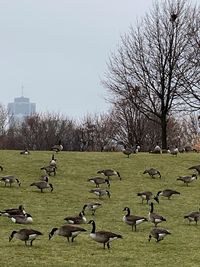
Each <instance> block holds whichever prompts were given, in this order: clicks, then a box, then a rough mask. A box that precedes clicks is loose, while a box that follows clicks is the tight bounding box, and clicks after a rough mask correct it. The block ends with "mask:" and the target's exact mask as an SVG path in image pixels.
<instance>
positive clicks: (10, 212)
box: [0, 205, 26, 217]
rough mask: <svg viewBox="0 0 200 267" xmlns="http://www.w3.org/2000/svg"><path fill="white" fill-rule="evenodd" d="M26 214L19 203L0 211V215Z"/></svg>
mask: <svg viewBox="0 0 200 267" xmlns="http://www.w3.org/2000/svg"><path fill="white" fill-rule="evenodd" d="M24 214H26V212H25V209H24V207H23V205H19V207H18V208H11V209H5V210H3V211H0V216H6V217H10V216H15V215H24Z"/></svg>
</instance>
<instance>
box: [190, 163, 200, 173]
mask: <svg viewBox="0 0 200 267" xmlns="http://www.w3.org/2000/svg"><path fill="white" fill-rule="evenodd" d="M188 170H196V171H197V173H198V174H199V175H200V165H196V166H192V167H190V168H188Z"/></svg>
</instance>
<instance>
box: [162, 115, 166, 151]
mask: <svg viewBox="0 0 200 267" xmlns="http://www.w3.org/2000/svg"><path fill="white" fill-rule="evenodd" d="M161 130H162V134H161V136H162V149H167V118H166V115H163V116H162V118H161Z"/></svg>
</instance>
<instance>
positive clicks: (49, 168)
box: [40, 165, 57, 176]
mask: <svg viewBox="0 0 200 267" xmlns="http://www.w3.org/2000/svg"><path fill="white" fill-rule="evenodd" d="M40 169H41V170H45V173H46V174H48V175H51V174H52V173H53V175H54V176H55V175H56V169H57V167H56V166H51V165H49V166H45V167H42V168H40Z"/></svg>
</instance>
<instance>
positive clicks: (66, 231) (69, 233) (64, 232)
mask: <svg viewBox="0 0 200 267" xmlns="http://www.w3.org/2000/svg"><path fill="white" fill-rule="evenodd" d="M81 232H86V230H85V229H84V228H82V227H80V226H77V225H74V224H65V225H63V226H61V227H59V228H53V229H52V230H51V232H50V233H49V240H50V239H51V238H52V237H53V236H54V235H55V234H56V235H59V236H63V237H66V238H67V240H68V242H69V241H70V240H69V238H70V237H71V242H73V241H74V238H75V237H76V236H77V235H79V234H80V233H81Z"/></svg>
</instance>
